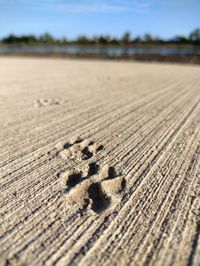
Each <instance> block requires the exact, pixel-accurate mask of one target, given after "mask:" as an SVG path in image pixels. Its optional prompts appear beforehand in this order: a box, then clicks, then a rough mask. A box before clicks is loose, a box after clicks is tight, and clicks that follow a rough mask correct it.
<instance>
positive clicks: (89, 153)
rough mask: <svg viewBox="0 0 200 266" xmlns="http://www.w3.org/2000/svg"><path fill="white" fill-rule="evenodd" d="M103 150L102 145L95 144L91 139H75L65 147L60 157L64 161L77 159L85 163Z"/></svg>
mask: <svg viewBox="0 0 200 266" xmlns="http://www.w3.org/2000/svg"><path fill="white" fill-rule="evenodd" d="M102 148H103V146H102V145H100V144H97V143H94V142H93V141H92V140H90V139H81V138H79V137H75V138H72V139H70V140H69V142H67V143H65V144H64V145H63V148H62V149H61V151H60V156H61V157H62V158H63V159H69V158H76V159H77V160H78V159H79V160H82V161H84V160H88V159H90V158H91V157H93V156H94V154H96V153H97V152H99V151H100V150H102Z"/></svg>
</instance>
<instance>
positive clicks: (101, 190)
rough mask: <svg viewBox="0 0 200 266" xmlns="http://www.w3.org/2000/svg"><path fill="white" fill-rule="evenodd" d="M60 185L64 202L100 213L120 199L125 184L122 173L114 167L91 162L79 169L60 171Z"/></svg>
mask: <svg viewBox="0 0 200 266" xmlns="http://www.w3.org/2000/svg"><path fill="white" fill-rule="evenodd" d="M60 177H61V185H62V188H63V189H64V191H65V193H66V202H67V204H68V205H70V206H74V207H77V208H78V209H80V210H86V209H87V210H92V211H93V212H95V213H101V212H104V211H105V210H107V209H108V208H112V206H114V205H115V204H116V203H117V202H119V201H120V199H121V197H122V195H123V193H124V190H125V186H126V182H125V179H124V177H123V176H122V175H117V173H116V171H115V168H114V167H110V166H109V165H105V166H104V167H102V168H101V169H100V166H99V165H98V164H96V163H95V162H94V163H91V164H88V165H86V166H85V167H84V168H83V169H82V170H80V171H67V172H64V173H62V175H61V176H60Z"/></svg>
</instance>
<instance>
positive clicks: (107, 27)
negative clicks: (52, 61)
mask: <svg viewBox="0 0 200 266" xmlns="http://www.w3.org/2000/svg"><path fill="white" fill-rule="evenodd" d="M199 10H200V1H199V0H142V1H139V0H76V1H72V0H57V1H55V0H39V1H34V0H0V25H1V30H0V55H5V54H7V55H13V54H15V55H20V56H22V55H23V56H27V55H28V56H53V57H61V56H62V57H78V58H81V57H88V58H111V59H134V60H141V61H175V62H177V61H178V62H191V63H200V16H199Z"/></svg>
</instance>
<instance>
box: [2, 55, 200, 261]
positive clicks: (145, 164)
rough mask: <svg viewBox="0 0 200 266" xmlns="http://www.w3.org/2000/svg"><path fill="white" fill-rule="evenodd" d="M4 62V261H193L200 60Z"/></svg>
mask: <svg viewBox="0 0 200 266" xmlns="http://www.w3.org/2000/svg"><path fill="white" fill-rule="evenodd" d="M1 63H2V64H5V68H6V69H4V73H5V71H7V73H9V80H6V79H5V77H4V75H3V74H2V75H1V73H0V77H1V78H0V96H1V95H3V98H2V99H3V100H2V101H3V105H0V112H1V114H3V117H2V127H1V129H0V136H1V138H0V147H1V154H0V166H1V168H0V169H1V170H0V176H1V181H0V189H1V201H0V262H1V264H2V265H20V266H21V265H37V266H38V265H138V266H139V265H158V266H160V265H199V260H200V257H199V251H200V229H199V228H200V227H199V223H200V195H199V194H200V189H199V187H200V133H199V132H200V69H199V67H196V66H181V65H170V64H166V65H162V64H141V63H137V64H135V63H123V62H113V63H112V62H100V61H99V62H95V61H93V62H92V61H78V60H76V61H73V60H71V61H70V60H52V59H48V60H45V59H43V60H40V59H14V58H10V59H9V58H1ZM13 69H15V73H14V72H13ZM55 69H56V70H55ZM44 71H45V78H44V79H41V78H40V77H41V75H42V73H43V72H44ZM0 99H1V98H0ZM5 110H7V111H5Z"/></svg>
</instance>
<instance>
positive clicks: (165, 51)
mask: <svg viewBox="0 0 200 266" xmlns="http://www.w3.org/2000/svg"><path fill="white" fill-rule="evenodd" d="M16 52H22V53H38V54H39V53H59V52H62V53H68V54H94V55H95V54H97V55H105V56H123V55H134V54H157V55H200V49H177V48H161V47H160V48H159V47H156V48H133V47H126V48H123V47H90V46H33V47H0V53H16Z"/></svg>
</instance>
